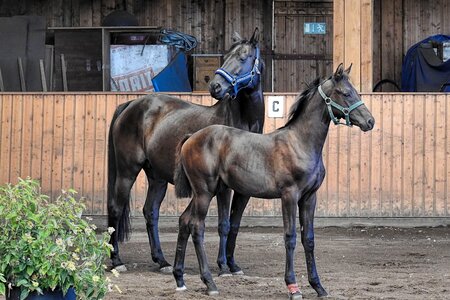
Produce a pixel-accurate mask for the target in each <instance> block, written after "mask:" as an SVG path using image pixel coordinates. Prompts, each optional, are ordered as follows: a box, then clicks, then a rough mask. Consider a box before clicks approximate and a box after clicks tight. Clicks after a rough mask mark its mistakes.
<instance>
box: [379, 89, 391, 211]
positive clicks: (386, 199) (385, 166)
mask: <svg viewBox="0 0 450 300" xmlns="http://www.w3.org/2000/svg"><path fill="white" fill-rule="evenodd" d="M390 100H391V99H390V97H387V96H382V101H383V121H382V127H383V137H382V141H383V142H382V152H383V156H382V165H381V167H382V171H381V173H382V174H381V187H382V188H381V197H382V198H381V215H382V216H386V217H387V216H391V214H392V184H393V178H392V176H393V167H392V147H393V146H392V140H393V138H392V127H393V126H392V122H393V115H392V108H393V103H392V101H390Z"/></svg>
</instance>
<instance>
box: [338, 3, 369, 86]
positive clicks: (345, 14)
mask: <svg viewBox="0 0 450 300" xmlns="http://www.w3.org/2000/svg"><path fill="white" fill-rule="evenodd" d="M333 3H334V4H333V9H334V16H333V19H334V21H333V25H334V40H333V63H334V68H336V67H337V66H338V65H339V64H340V63H344V64H345V67H348V66H349V65H350V64H351V63H353V67H352V72H351V74H350V75H351V79H352V81H353V84H354V85H355V87H356V89H357V90H359V91H360V92H370V91H371V90H372V85H373V7H374V6H373V0H334V2H333Z"/></svg>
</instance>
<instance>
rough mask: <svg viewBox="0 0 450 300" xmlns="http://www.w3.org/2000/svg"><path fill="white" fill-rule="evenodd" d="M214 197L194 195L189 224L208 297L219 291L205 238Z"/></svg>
mask: <svg viewBox="0 0 450 300" xmlns="http://www.w3.org/2000/svg"><path fill="white" fill-rule="evenodd" d="M211 198H212V196H210V195H207V194H206V195H205V194H204V195H194V198H193V199H192V210H191V220H190V223H189V227H190V231H191V234H192V241H193V242H194V247H195V253H196V254H197V259H198V264H199V267H200V278H201V280H202V281H203V283H204V284H206V287H207V289H208V295H210V296H211V295H217V294H218V293H219V291H218V290H217V286H216V284H215V283H214V280H213V278H212V275H211V271H210V270H209V266H208V259H207V257H206V252H205V245H204V236H205V218H206V214H207V212H208V207H209V203H210V202H211Z"/></svg>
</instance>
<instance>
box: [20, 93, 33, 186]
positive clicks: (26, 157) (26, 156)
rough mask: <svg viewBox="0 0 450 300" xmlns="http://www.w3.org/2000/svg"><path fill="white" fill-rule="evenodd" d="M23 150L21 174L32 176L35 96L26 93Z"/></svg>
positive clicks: (23, 113)
mask: <svg viewBox="0 0 450 300" xmlns="http://www.w3.org/2000/svg"><path fill="white" fill-rule="evenodd" d="M22 102H23V103H22V104H23V106H22V115H23V116H22V151H21V157H20V161H21V167H20V174H19V176H20V177H22V178H25V177H28V176H30V177H31V155H32V145H33V130H34V123H33V96H31V95H24V96H23V97H22Z"/></svg>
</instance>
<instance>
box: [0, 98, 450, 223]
mask: <svg viewBox="0 0 450 300" xmlns="http://www.w3.org/2000/svg"><path fill="white" fill-rule="evenodd" d="M277 95H283V96H284V97H285V99H286V107H289V106H291V105H292V103H293V101H294V98H295V94H277ZM137 96H138V95H136V94H106V93H100V94H62V93H59V94H56V93H55V94H32V93H28V94H0V141H1V142H0V183H2V184H3V183H5V182H15V181H16V178H17V177H19V176H20V177H25V176H31V177H33V178H36V179H40V180H41V182H42V187H43V191H44V192H45V193H47V194H49V195H51V196H53V197H54V196H56V195H57V194H58V193H59V191H60V189H67V188H69V187H73V188H75V189H76V190H78V191H79V194H80V196H83V197H85V198H86V201H87V204H88V212H89V213H90V214H93V215H104V214H106V203H105V201H106V167H107V164H106V146H107V131H108V126H109V123H110V119H111V116H112V114H113V111H114V109H115V107H116V106H117V105H118V104H119V103H121V102H123V101H126V100H128V99H134V98H136V97H137ZM179 96H180V97H181V98H182V99H185V100H187V101H192V102H195V103H200V104H204V105H212V104H213V103H214V102H215V100H213V99H211V98H210V96H209V95H206V94H183V95H179ZM267 96H268V95H266V97H267ZM362 96H363V99H364V101H365V103H366V105H367V106H368V107H369V108H370V109H371V111H372V113H373V115H374V117H375V119H376V125H375V129H374V130H372V131H371V132H367V133H362V132H361V131H360V130H359V129H358V128H356V127H354V128H347V127H342V126H339V127H336V126H334V125H331V127H330V132H329V136H328V140H327V143H326V145H325V148H324V154H323V155H324V161H325V164H326V168H327V175H326V178H325V181H324V183H323V185H322V187H321V189H320V190H319V196H318V199H319V201H318V207H317V215H318V216H330V217H350V216H355V217H413V216H414V217H450V136H449V132H450V122H449V121H450V96H448V95H445V94H363V95H362ZM284 122H285V119H284V118H278V119H273V118H266V126H265V131H266V132H270V131H273V130H275V129H276V128H278V127H280V126H282V125H283V124H284ZM146 185H147V183H146V179H145V178H144V176H143V174H141V175H140V176H139V179H138V181H137V184H136V187H135V189H134V191H133V194H132V213H133V214H134V215H137V216H141V215H142V213H141V211H142V207H143V204H144V199H145V192H146ZM187 201H188V200H187V199H178V200H177V199H176V198H175V197H174V194H173V189H172V187H171V188H170V189H169V193H168V196H167V197H166V199H165V201H164V202H163V204H162V211H161V212H162V215H164V216H176V215H179V214H180V213H181V212H182V211H183V209H184V207H185V206H186V204H187ZM216 213H217V210H216V204H215V201H213V204H212V207H211V210H210V214H212V215H214V214H216ZM245 213H246V215H248V216H278V215H281V210H280V202H279V200H257V199H253V200H251V201H250V204H249V207H248V208H247V210H246V212H245Z"/></svg>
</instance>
